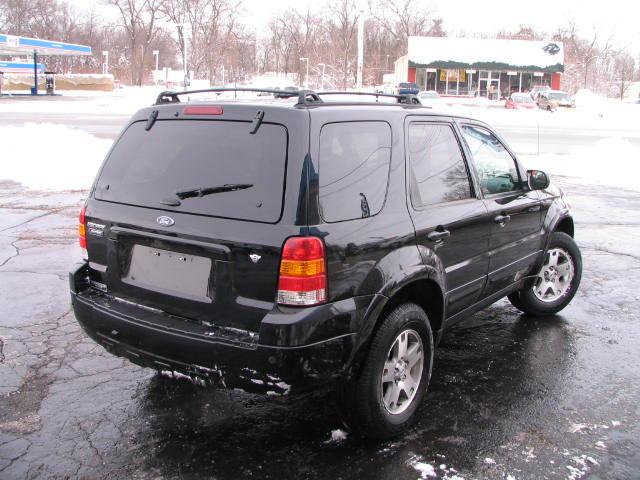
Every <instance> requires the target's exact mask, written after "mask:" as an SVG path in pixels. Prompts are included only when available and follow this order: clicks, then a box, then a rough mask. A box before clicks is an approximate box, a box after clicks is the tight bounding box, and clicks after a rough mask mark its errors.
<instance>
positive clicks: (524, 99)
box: [511, 95, 533, 103]
mask: <svg viewBox="0 0 640 480" xmlns="http://www.w3.org/2000/svg"><path fill="white" fill-rule="evenodd" d="M511 99H512V100H513V101H514V102H516V103H533V99H532V98H531V97H530V96H529V95H513V96H512V97H511Z"/></svg>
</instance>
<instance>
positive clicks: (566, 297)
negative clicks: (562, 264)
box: [508, 232, 582, 316]
mask: <svg viewBox="0 0 640 480" xmlns="http://www.w3.org/2000/svg"><path fill="white" fill-rule="evenodd" d="M553 248H561V249H563V250H564V251H565V252H567V253H568V254H569V256H570V257H571V261H572V262H573V267H574V273H573V278H572V279H571V283H570V285H569V288H568V289H567V290H566V292H565V293H564V294H563V295H562V296H561V297H560V298H558V299H557V300H555V301H552V302H545V301H542V300H541V299H539V298H538V297H537V296H536V294H535V293H534V290H533V285H532V284H531V283H528V284H527V286H526V287H524V288H523V289H522V290H519V291H517V292H515V293H512V294H511V295H509V297H508V298H509V301H510V302H511V304H512V305H513V306H514V307H516V308H517V309H518V310H520V311H522V312H524V313H526V314H527V315H533V316H548V315H555V314H556V313H558V312H559V311H560V310H562V309H563V308H564V307H566V306H567V305H569V302H571V300H572V299H573V297H574V295H575V294H576V292H577V291H578V287H579V286H580V279H581V278H582V255H581V254H580V249H579V248H578V245H577V244H576V242H575V240H574V239H573V238H571V237H570V236H569V235H567V234H566V233H563V232H554V233H552V234H551V242H550V243H549V250H551V249H553ZM545 255H546V254H545Z"/></svg>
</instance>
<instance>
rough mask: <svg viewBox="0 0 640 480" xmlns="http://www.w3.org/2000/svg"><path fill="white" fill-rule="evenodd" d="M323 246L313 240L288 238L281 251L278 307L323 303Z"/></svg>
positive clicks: (324, 294)
mask: <svg viewBox="0 0 640 480" xmlns="http://www.w3.org/2000/svg"><path fill="white" fill-rule="evenodd" d="M325 264H326V258H325V253H324V243H323V242H322V240H321V239H320V238H317V237H291V238H289V239H288V240H287V241H286V242H285V244H284V247H283V248H282V260H281V261H280V276H279V278H278V303H279V304H281V305H294V306H309V305H318V304H320V303H324V302H325V301H326V300H327V273H326V269H325Z"/></svg>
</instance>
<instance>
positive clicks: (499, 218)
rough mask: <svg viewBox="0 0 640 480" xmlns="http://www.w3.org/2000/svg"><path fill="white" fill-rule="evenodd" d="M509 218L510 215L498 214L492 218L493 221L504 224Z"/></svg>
mask: <svg viewBox="0 0 640 480" xmlns="http://www.w3.org/2000/svg"><path fill="white" fill-rule="evenodd" d="M510 220H511V215H498V216H497V217H495V218H494V219H493V221H494V222H496V223H500V224H502V225H504V224H505V223H507V222H508V221H510Z"/></svg>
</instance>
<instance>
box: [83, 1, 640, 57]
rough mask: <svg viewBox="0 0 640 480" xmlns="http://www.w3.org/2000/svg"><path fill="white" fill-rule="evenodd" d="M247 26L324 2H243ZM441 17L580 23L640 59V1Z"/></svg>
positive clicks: (472, 27) (440, 9)
mask: <svg viewBox="0 0 640 480" xmlns="http://www.w3.org/2000/svg"><path fill="white" fill-rule="evenodd" d="M73 1H74V3H76V4H77V5H78V6H81V7H87V6H88V5H89V4H92V3H93V4H99V5H103V2H101V0H73ZM242 1H243V3H244V5H245V7H246V10H247V13H246V15H247V18H246V20H247V22H248V23H251V24H253V25H255V27H256V28H257V29H258V30H261V28H262V27H264V26H265V25H266V22H267V21H268V19H269V18H270V16H271V15H273V14H274V13H275V12H277V11H278V10H284V9H286V8H288V7H295V8H298V9H303V10H306V8H307V7H308V6H309V5H311V8H312V9H316V8H318V9H319V8H321V7H320V6H321V5H322V4H324V1H323V0H315V1H314V0H266V1H265V0H242ZM424 5H425V6H428V7H429V8H431V9H432V10H433V11H434V12H435V15H437V16H440V17H442V18H443V19H444V27H445V29H446V30H447V32H448V33H449V34H450V35H451V34H455V33H456V32H459V31H461V30H464V31H466V32H468V33H481V34H489V35H490V34H492V33H496V32H498V31H500V30H503V29H510V30H514V29H517V28H518V26H519V25H529V26H532V27H534V28H535V29H537V30H544V31H548V32H553V31H555V30H556V29H557V28H558V27H559V26H561V25H566V24H567V23H568V22H569V21H571V20H573V21H575V23H576V25H577V26H578V27H579V29H580V31H581V33H582V34H583V35H585V36H589V35H590V34H592V33H593V32H594V31H599V32H600V34H601V36H602V37H607V36H609V35H613V36H614V40H615V43H616V44H617V45H618V46H624V45H629V50H630V53H632V54H640V1H638V0H606V1H604V0H598V1H595V0H531V1H522V0H519V1H518V0H515V1H514V0H464V1H452V0H433V1H430V0H424Z"/></svg>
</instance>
